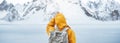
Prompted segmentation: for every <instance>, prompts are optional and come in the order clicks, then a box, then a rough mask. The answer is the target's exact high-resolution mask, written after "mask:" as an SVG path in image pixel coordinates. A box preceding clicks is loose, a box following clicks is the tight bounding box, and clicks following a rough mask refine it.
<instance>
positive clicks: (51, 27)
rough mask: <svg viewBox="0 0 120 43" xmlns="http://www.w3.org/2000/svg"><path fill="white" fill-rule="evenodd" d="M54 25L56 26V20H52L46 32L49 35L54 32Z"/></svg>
mask: <svg viewBox="0 0 120 43" xmlns="http://www.w3.org/2000/svg"><path fill="white" fill-rule="evenodd" d="M54 25H55V18H52V19H51V20H50V22H49V23H48V25H47V28H46V32H47V34H48V35H50V31H53V30H54Z"/></svg>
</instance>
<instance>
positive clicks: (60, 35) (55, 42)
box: [49, 28, 68, 43]
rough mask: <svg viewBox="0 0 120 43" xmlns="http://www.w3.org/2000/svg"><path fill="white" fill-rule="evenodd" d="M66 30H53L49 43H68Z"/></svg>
mask: <svg viewBox="0 0 120 43" xmlns="http://www.w3.org/2000/svg"><path fill="white" fill-rule="evenodd" d="M67 30H68V28H64V29H63V30H62V31H59V30H58V28H55V30H54V31H52V32H50V37H49V43H68V33H67Z"/></svg>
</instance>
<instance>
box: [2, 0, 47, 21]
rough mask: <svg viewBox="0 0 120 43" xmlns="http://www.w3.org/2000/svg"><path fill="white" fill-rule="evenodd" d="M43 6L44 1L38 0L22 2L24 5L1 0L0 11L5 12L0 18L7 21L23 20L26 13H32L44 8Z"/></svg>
mask: <svg viewBox="0 0 120 43" xmlns="http://www.w3.org/2000/svg"><path fill="white" fill-rule="evenodd" d="M45 6H46V5H45V3H44V2H42V1H40V0H33V1H32V2H27V3H24V5H20V4H16V5H13V4H12V3H7V1H6V0H3V2H2V3H1V4H0V11H6V13H7V14H6V16H4V17H3V18H0V19H1V20H6V21H8V22H11V21H19V20H24V19H25V18H26V16H27V15H30V14H34V13H35V12H37V11H39V10H41V9H43V10H44V8H45Z"/></svg>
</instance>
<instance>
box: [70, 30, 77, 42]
mask: <svg viewBox="0 0 120 43" xmlns="http://www.w3.org/2000/svg"><path fill="white" fill-rule="evenodd" d="M68 32H69V33H68V41H69V43H76V36H75V33H74V31H73V30H72V29H70V30H69V31H68Z"/></svg>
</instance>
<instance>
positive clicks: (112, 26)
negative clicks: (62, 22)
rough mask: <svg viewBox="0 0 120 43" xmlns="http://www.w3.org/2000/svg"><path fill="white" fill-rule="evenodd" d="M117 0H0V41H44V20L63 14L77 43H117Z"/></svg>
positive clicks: (119, 39)
mask: <svg viewBox="0 0 120 43" xmlns="http://www.w3.org/2000/svg"><path fill="white" fill-rule="evenodd" d="M119 9H120V1H119V0H19V1H18V0H0V43H48V38H49V37H48V36H47V33H46V26H47V23H48V22H49V20H50V19H51V18H53V16H54V15H55V14H54V13H55V12H57V11H59V12H61V13H63V14H64V16H65V17H66V21H67V23H68V25H70V27H71V28H72V29H73V30H74V31H75V33H76V38H77V43H120V27H119V25H120V14H119V13H120V11H119Z"/></svg>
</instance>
